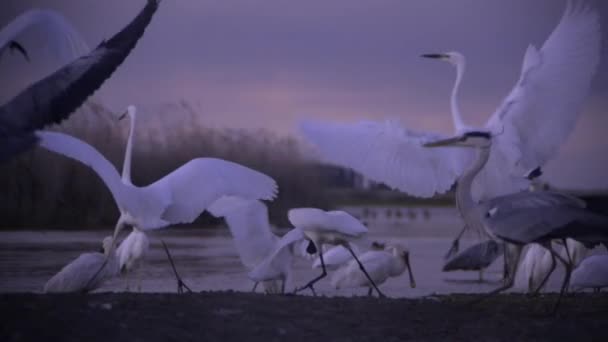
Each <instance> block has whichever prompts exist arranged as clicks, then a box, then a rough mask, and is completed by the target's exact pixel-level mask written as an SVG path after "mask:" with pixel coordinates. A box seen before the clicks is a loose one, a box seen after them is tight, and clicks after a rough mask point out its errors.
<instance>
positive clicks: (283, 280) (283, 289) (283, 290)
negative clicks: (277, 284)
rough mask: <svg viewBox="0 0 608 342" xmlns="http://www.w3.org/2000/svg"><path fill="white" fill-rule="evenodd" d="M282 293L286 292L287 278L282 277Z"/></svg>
mask: <svg viewBox="0 0 608 342" xmlns="http://www.w3.org/2000/svg"><path fill="white" fill-rule="evenodd" d="M281 294H285V278H283V279H281Z"/></svg>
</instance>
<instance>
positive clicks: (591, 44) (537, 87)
mask: <svg viewBox="0 0 608 342" xmlns="http://www.w3.org/2000/svg"><path fill="white" fill-rule="evenodd" d="M600 41H601V32H600V19H599V15H598V14H597V12H596V11H595V10H593V9H592V8H591V6H587V5H585V4H584V3H583V2H581V3H573V2H572V1H569V2H568V6H567V8H566V10H565V12H564V15H563V16H562V18H561V20H560V22H559V24H558V25H557V26H556V27H555V29H554V30H553V32H552V33H551V34H550V35H549V37H548V38H547V40H546V41H545V43H544V44H543V45H542V47H541V48H540V49H537V48H536V47H535V46H533V45H530V46H529V47H528V49H527V50H526V52H525V56H524V60H523V65H522V69H521V73H520V77H519V80H518V81H517V83H516V84H515V86H514V87H513V89H512V90H511V92H510V93H509V95H508V96H507V97H506V98H505V99H504V100H503V102H502V104H501V105H500V106H499V107H498V108H497V109H496V111H495V112H494V114H493V115H492V116H491V117H490V118H489V120H488V121H487V123H486V125H485V128H484V131H490V132H493V133H495V134H496V133H502V134H500V135H496V136H495V138H494V141H493V144H492V153H491V154H490V158H489V161H488V162H487V164H486V166H485V167H484V169H483V170H481V172H480V173H479V175H478V176H477V177H476V179H475V182H474V183H473V193H474V198H475V199H476V200H483V199H487V198H493V197H495V196H499V195H504V194H509V193H512V192H514V191H518V190H522V189H525V188H526V187H527V184H528V181H526V180H525V179H523V178H522V177H521V175H522V174H524V172H526V171H528V170H530V169H532V168H535V167H538V166H542V165H544V164H545V163H546V162H547V161H548V160H549V159H551V158H552V157H553V156H554V155H555V153H556V152H557V150H558V149H559V147H560V146H561V144H562V143H563V142H564V141H565V140H566V138H567V137H568V135H569V134H570V132H571V131H572V130H573V129H574V126H575V123H576V120H577V118H578V115H579V112H580V110H581V107H582V105H583V101H584V99H585V97H586V95H587V93H588V91H589V87H590V83H591V80H592V78H593V76H594V74H595V71H596V69H597V66H598V64H599V56H600ZM424 57H428V58H433V59H438V60H441V61H445V62H447V63H450V64H452V65H453V66H455V67H456V72H457V77H456V82H455V84H454V88H453V90H452V94H451V99H450V103H451V111H452V119H453V123H454V128H455V134H457V135H458V134H462V133H464V132H467V131H471V130H472V127H470V126H469V125H467V124H466V123H465V121H464V119H463V116H462V114H461V111H460V108H459V105H458V92H459V88H460V85H461V82H462V80H463V75H464V71H465V64H466V63H465V58H464V56H463V55H462V54H461V53H458V52H447V53H438V54H427V55H424ZM300 129H301V132H302V134H303V135H304V137H305V138H306V139H307V140H308V141H309V142H311V143H312V144H313V145H315V147H316V148H317V150H318V151H319V152H320V154H321V156H322V158H323V160H325V161H327V162H329V163H333V164H337V165H340V166H343V167H348V168H352V169H353V170H355V171H357V172H360V173H361V174H363V175H364V176H366V177H369V178H371V179H373V180H375V181H378V182H383V183H385V184H387V185H388V186H390V187H392V188H395V189H398V190H400V191H403V192H405V193H408V194H410V195H413V196H418V197H432V196H434V195H435V194H438V193H444V192H446V191H448V190H449V189H451V188H452V186H453V185H454V182H455V181H456V179H457V178H458V177H459V176H461V175H462V174H463V173H464V171H465V168H466V166H467V165H468V163H469V161H470V160H472V159H473V158H474V155H473V153H471V151H445V150H443V149H439V150H427V149H424V148H423V147H422V144H424V143H425V142H429V141H433V140H436V139H438V138H439V136H438V135H437V134H434V133H430V132H421V131H414V130H411V129H409V128H405V127H403V126H401V125H400V124H398V123H396V122H392V121H388V122H373V121H363V122H359V123H354V124H346V123H344V124H343V123H320V122H311V121H309V122H304V123H303V124H302V125H301V127H300Z"/></svg>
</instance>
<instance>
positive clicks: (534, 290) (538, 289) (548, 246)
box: [532, 242, 555, 295]
mask: <svg viewBox="0 0 608 342" xmlns="http://www.w3.org/2000/svg"><path fill="white" fill-rule="evenodd" d="M542 246H543V247H544V248H546V249H547V250H548V251H549V252H550V253H551V242H549V243H543V244H542ZM553 271H555V255H553V253H551V268H550V269H549V272H547V274H546V275H545V277H544V278H543V281H541V282H540V284H539V285H538V287H537V288H536V289H533V291H532V295H537V294H538V293H539V292H540V290H541V289H542V288H543V287H544V286H545V284H546V283H547V281H548V280H549V277H551V274H552V273H553Z"/></svg>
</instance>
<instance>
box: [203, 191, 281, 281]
mask: <svg viewBox="0 0 608 342" xmlns="http://www.w3.org/2000/svg"><path fill="white" fill-rule="evenodd" d="M208 210H209V212H210V213H211V214H212V215H214V216H216V217H224V219H225V220H226V223H227V225H228V228H229V229H230V233H231V234H232V238H233V240H234V245H235V246H236V250H237V252H238V254H239V257H240V258H241V262H242V263H243V265H245V267H247V268H248V269H253V268H254V267H255V266H256V265H257V264H259V263H260V262H261V261H262V260H263V259H264V257H266V256H267V255H268V254H270V253H271V252H272V251H273V249H274V246H275V244H276V243H277V241H278V240H279V238H278V237H277V236H276V235H274V234H273V233H272V231H271V230H270V223H269V222H268V209H267V208H266V205H264V203H262V202H260V201H258V200H248V199H243V198H239V197H234V196H223V197H222V198H220V199H219V200H217V201H215V202H214V203H213V204H212V205H211V206H210V207H209V208H208Z"/></svg>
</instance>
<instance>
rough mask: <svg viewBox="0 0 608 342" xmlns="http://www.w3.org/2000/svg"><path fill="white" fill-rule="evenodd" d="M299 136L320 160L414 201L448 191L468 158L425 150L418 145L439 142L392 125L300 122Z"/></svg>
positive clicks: (453, 152)
mask: <svg viewBox="0 0 608 342" xmlns="http://www.w3.org/2000/svg"><path fill="white" fill-rule="evenodd" d="M300 131H301V132H302V134H303V135H304V137H305V138H306V139H307V140H308V141H309V142H310V143H312V144H314V145H315V146H316V147H317V149H318V150H319V152H320V153H321V156H322V158H323V160H324V161H326V162H328V163H331V164H335V165H339V166H342V167H348V168H352V169H353V170H355V171H357V172H359V173H361V174H363V175H364V176H366V177H369V178H370V179H372V180H374V181H377V182H382V183H385V184H386V185H388V186H390V187H392V188H395V189H399V190H401V191H403V192H405V193H408V194H410V195H412V196H418V197H432V196H433V195H435V194H438V193H444V192H446V191H448V190H449V189H450V188H451V187H452V186H453V185H454V182H455V181H456V178H457V177H458V176H459V175H460V173H461V172H462V169H463V166H464V165H466V162H467V161H468V159H467V156H469V155H470V153H468V151H464V150H462V149H442V148H438V149H429V148H424V147H422V146H421V145H422V144H423V143H425V142H428V141H432V140H437V139H440V138H442V137H441V136H440V135H434V134H430V133H422V132H414V131H410V130H408V129H405V128H403V127H401V125H399V124H398V123H396V122H393V121H386V122H379V123H378V122H371V121H363V122H359V123H354V124H340V123H327V122H325V123H321V122H305V123H303V124H301V125H300ZM469 158H470V157H469Z"/></svg>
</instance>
